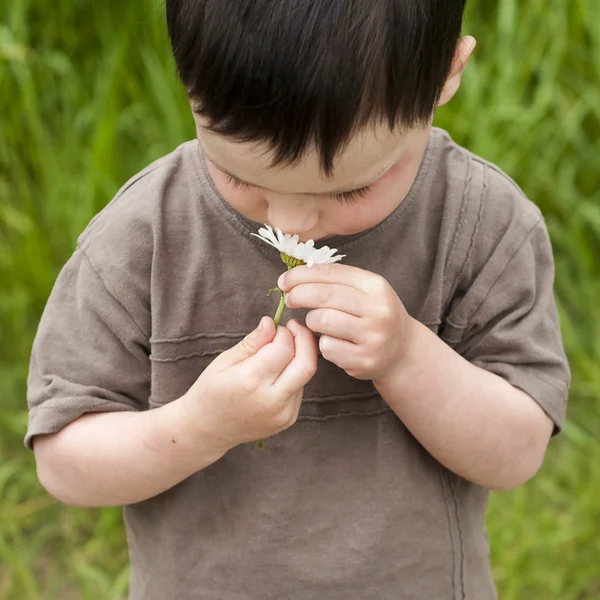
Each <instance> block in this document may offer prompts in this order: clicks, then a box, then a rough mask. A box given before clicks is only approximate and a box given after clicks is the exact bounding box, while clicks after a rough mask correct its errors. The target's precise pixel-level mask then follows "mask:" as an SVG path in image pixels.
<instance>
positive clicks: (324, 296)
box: [278, 265, 413, 382]
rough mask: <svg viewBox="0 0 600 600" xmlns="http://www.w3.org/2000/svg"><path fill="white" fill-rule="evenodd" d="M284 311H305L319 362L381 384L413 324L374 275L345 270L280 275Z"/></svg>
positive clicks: (339, 267) (307, 270) (394, 365)
mask: <svg viewBox="0 0 600 600" xmlns="http://www.w3.org/2000/svg"><path fill="white" fill-rule="evenodd" d="M278 285H279V287H280V288H281V289H282V290H284V291H286V292H287V295H286V299H285V303H286V306H288V307H289V308H311V309H313V310H311V311H310V312H309V313H308V314H307V316H306V326H307V327H308V328H309V329H311V330H312V331H314V332H319V333H321V334H322V335H321V338H320V340H319V348H320V350H321V354H322V355H323V357H324V358H326V359H327V360H329V361H331V362H332V363H334V364H336V365H337V366H338V367H340V368H341V369H344V370H345V371H346V373H348V375H350V376H352V377H355V378H357V379H371V380H373V381H377V382H381V381H383V380H385V379H386V378H387V377H388V376H390V375H391V374H392V373H393V372H395V371H396V370H397V369H398V368H399V366H400V364H401V363H402V360H403V358H404V357H405V356H406V353H407V350H408V346H409V344H410V338H411V332H412V327H413V319H412V318H411V317H410V316H409V314H408V313H407V312H406V309H405V308H404V305H403V304H402V301H401V300H400V298H399V297H398V295H397V294H396V292H395V291H394V289H393V288H392V286H391V285H390V284H389V283H388V282H387V281H386V280H385V279H384V278H383V277H381V276H380V275H376V274H375V273H371V272H370V271H365V270H363V269H359V268H357V267H351V266H349V265H314V266H312V267H310V268H309V267H306V266H300V267H295V268H294V269H292V270H291V271H288V272H286V273H284V274H283V275H281V277H280V278H279V281H278Z"/></svg>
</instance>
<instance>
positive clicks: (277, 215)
mask: <svg viewBox="0 0 600 600" xmlns="http://www.w3.org/2000/svg"><path fill="white" fill-rule="evenodd" d="M267 217H268V219H269V223H270V224H271V225H273V226H275V227H279V229H281V231H283V232H284V233H291V234H294V233H298V234H301V233H305V232H308V231H311V230H313V229H315V227H316V225H317V222H318V220H319V213H318V211H317V207H316V206H314V204H313V203H312V202H310V201H308V202H305V201H304V200H301V199H300V198H289V199H287V198H286V199H285V200H284V199H278V200H277V201H276V202H275V201H274V202H269V209H268V212H267Z"/></svg>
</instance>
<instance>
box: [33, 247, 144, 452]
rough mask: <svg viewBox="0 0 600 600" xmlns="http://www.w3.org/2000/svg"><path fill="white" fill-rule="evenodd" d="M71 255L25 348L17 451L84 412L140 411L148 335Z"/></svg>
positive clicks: (85, 261) (81, 259) (80, 258)
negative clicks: (25, 416)
mask: <svg viewBox="0 0 600 600" xmlns="http://www.w3.org/2000/svg"><path fill="white" fill-rule="evenodd" d="M142 327H143V324H140V323H139V322H136V320H134V317H133V316H132V311H131V310H128V309H127V308H126V307H125V306H124V305H123V304H122V302H121V301H119V299H117V298H116V297H115V296H114V295H113V294H111V292H109V290H108V289H107V287H106V286H105V284H104V282H103V280H102V279H101V277H100V276H99V275H98V273H97V272H96V270H95V269H94V268H93V266H92V264H91V263H90V261H89V258H88V257H87V256H86V254H85V253H84V252H83V250H81V249H78V250H77V251H76V252H75V253H74V255H73V256H72V257H71V259H70V260H69V261H68V262H67V264H66V265H65V266H64V268H63V269H62V271H61V273H60V275H59V277H58V279H57V281H56V283H55V286H54V288H53V290H52V293H51V295H50V298H49V300H48V303H47V305H46V308H45V310H44V313H43V315H42V319H41V322H40V325H39V328H38V332H37V335H36V339H35V342H34V345H33V350H32V356H31V364H30V371H29V378H28V389H27V401H28V406H29V425H28V431H27V435H26V437H25V445H26V446H27V447H28V448H30V449H31V448H32V447H33V438H34V436H36V435H39V434H51V433H56V432H58V431H60V430H61V429H62V428H63V427H65V426H66V425H68V424H69V423H71V422H72V421H74V420H76V419H77V418H78V417H80V416H81V415H83V414H84V413H89V412H108V411H125V410H128V411H139V410H145V409H146V408H147V406H148V397H149V394H150V359H149V344H148V335H147V334H146V333H145V332H144V331H143V329H142Z"/></svg>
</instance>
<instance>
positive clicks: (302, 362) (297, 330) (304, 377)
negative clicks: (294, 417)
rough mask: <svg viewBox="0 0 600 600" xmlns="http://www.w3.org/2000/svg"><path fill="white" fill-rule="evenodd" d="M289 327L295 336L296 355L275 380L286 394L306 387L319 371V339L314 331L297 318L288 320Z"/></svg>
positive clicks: (277, 385)
mask: <svg viewBox="0 0 600 600" xmlns="http://www.w3.org/2000/svg"><path fill="white" fill-rule="evenodd" d="M287 328H288V329H289V331H290V332H291V334H292V336H293V337H294V344H295V356H294V358H293V359H292V361H291V362H290V363H289V365H287V367H286V368H285V370H284V371H283V373H281V375H280V376H279V377H278V378H277V380H276V381H275V382H274V384H273V385H274V386H275V387H277V388H278V389H279V390H280V391H281V392H282V393H283V394H284V395H285V396H289V395H292V394H293V393H294V392H296V391H297V390H299V389H300V388H302V387H304V386H305V385H306V384H307V383H308V382H309V381H310V380H311V379H312V378H313V376H314V374H315V373H316V372H317V356H318V351H317V340H316V338H315V335H314V333H313V332H312V331H311V330H310V329H308V327H305V326H304V325H301V324H300V323H298V321H296V320H295V319H292V320H291V321H288V324H287Z"/></svg>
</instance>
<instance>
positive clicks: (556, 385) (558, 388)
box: [481, 360, 569, 393]
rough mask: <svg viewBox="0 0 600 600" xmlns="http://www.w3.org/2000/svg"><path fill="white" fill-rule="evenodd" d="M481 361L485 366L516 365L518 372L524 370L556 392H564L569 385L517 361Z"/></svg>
mask: <svg viewBox="0 0 600 600" xmlns="http://www.w3.org/2000/svg"><path fill="white" fill-rule="evenodd" d="M481 362H483V363H484V364H486V365H487V366H493V365H510V366H511V367H518V368H519V371H520V372H525V373H527V375H531V376H532V377H534V378H535V379H538V380H539V381H541V382H542V383H545V384H546V385H549V386H550V387H552V388H554V389H555V390H556V391H557V392H561V393H564V392H566V391H568V389H569V386H568V385H567V384H566V383H565V382H563V381H561V382H555V381H550V380H549V379H546V378H545V377H544V376H543V375H542V374H541V373H539V372H538V371H534V370H533V369H532V368H531V367H528V366H526V365H525V366H524V365H520V364H519V363H515V362H506V361H498V360H494V361H485V360H483V361H481Z"/></svg>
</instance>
